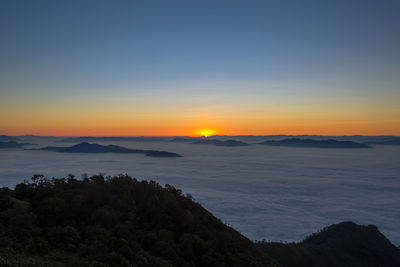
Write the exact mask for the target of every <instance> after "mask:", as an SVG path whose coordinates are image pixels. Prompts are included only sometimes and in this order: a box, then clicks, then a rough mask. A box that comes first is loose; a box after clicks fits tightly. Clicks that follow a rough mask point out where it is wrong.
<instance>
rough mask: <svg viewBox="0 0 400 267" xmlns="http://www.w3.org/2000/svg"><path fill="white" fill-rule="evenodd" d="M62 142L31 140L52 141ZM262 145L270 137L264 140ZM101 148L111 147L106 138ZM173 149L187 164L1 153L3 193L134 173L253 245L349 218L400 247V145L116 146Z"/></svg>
mask: <svg viewBox="0 0 400 267" xmlns="http://www.w3.org/2000/svg"><path fill="white" fill-rule="evenodd" d="M55 140H56V139H54V138H47V139H45V138H30V139H26V140H24V141H29V142H32V143H36V144H39V145H38V146H35V147H41V146H45V145H57V146H70V145H72V144H65V143H54V141H55ZM261 141H262V140H261ZM101 144H111V143H106V142H102V143H101ZM113 144H116V145H121V146H124V147H128V148H138V149H154V150H166V151H170V152H176V153H179V154H182V155H183V156H184V157H183V158H152V157H147V156H145V155H140V154H70V153H57V152H51V151H32V150H22V149H1V150H0V187H3V186H8V187H13V186H14V185H15V184H17V183H19V182H22V181H24V180H27V179H30V177H31V176H32V175H33V174H38V173H39V174H44V175H46V176H48V177H65V176H66V175H67V174H69V173H72V174H75V175H77V176H78V177H79V176H80V175H81V174H83V173H87V174H89V175H90V174H96V173H99V172H101V173H105V174H106V175H115V174H119V173H128V174H129V175H131V176H132V177H136V178H138V179H146V180H155V181H157V182H159V183H160V184H162V185H164V184H167V183H168V184H171V185H174V186H175V187H177V188H180V189H182V190H183V192H184V193H188V194H191V195H192V196H193V197H194V198H195V200H196V201H197V202H199V203H200V204H202V205H203V206H204V207H205V208H207V209H208V210H210V211H211V212H212V213H213V214H214V215H215V216H216V217H218V218H220V219H221V220H222V221H223V222H225V223H227V224H228V225H230V226H232V227H233V228H235V229H236V230H238V231H239V232H241V233H242V234H244V235H246V236H247V237H249V238H250V239H252V240H261V239H266V240H273V241H299V240H302V239H304V238H305V237H306V236H307V235H309V234H311V233H313V232H316V231H317V230H319V229H321V228H323V227H325V226H328V225H330V224H333V223H337V222H340V221H354V222H356V223H359V224H374V225H377V226H378V228H379V229H380V230H381V232H382V233H383V234H385V235H386V236H387V237H388V238H389V239H390V240H391V241H392V243H394V244H395V245H400V228H399V227H398V226H399V223H400V212H399V211H400V147H395V146H376V147H374V148H371V149H318V148H288V147H268V146H261V145H252V146H248V147H217V146H211V145H195V144H188V143H172V142H114V143H113Z"/></svg>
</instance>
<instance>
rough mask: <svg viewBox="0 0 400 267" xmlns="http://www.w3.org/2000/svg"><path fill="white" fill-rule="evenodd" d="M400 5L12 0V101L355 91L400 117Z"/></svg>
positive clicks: (8, 31) (6, 53) (8, 43)
mask: <svg viewBox="0 0 400 267" xmlns="http://www.w3.org/2000/svg"><path fill="white" fill-rule="evenodd" d="M398 14H400V2H399V1H389V0H381V1H378V0H376V1H370V0H365V1H361V0H360V1H354V0H353V1H1V3H0V33H1V36H2V41H1V43H0V58H1V61H0V90H1V93H2V94H3V95H4V96H6V97H4V98H3V100H0V101H6V100H5V99H6V98H7V102H8V103H10V101H11V102H12V103H14V107H19V108H20V109H23V107H24V106H25V104H26V101H27V100H26V98H27V97H28V98H29V99H33V100H35V101H43V104H46V103H49V102H51V101H61V100H62V102H65V103H64V104H65V105H66V106H67V105H68V106H75V105H76V107H79V106H80V105H81V104H82V101H88V99H91V98H92V97H95V99H99V98H100V99H102V100H103V101H105V102H107V101H108V99H117V100H121V101H123V100H124V99H126V98H131V99H137V98H139V97H142V99H143V100H144V101H145V102H147V103H148V104H149V105H151V104H152V103H156V104H160V105H161V106H162V105H163V104H162V102H163V99H166V98H167V99H170V100H169V101H168V103H164V105H168V106H171V105H176V106H180V105H182V100H181V99H185V100H184V101H183V102H187V103H191V105H192V106H193V105H196V103H197V102H196V99H204V101H201V103H199V105H201V107H202V108H203V107H204V108H207V105H208V103H207V101H209V100H210V99H218V101H220V103H221V105H222V106H226V107H227V108H229V109H235V108H236V107H238V106H240V104H243V103H242V102H243V101H245V102H246V104H247V105H248V106H251V105H252V103H257V101H260V99H262V100H264V101H265V103H266V105H268V104H271V105H274V103H272V101H274V102H276V101H278V102H279V101H281V102H279V103H280V104H281V106H282V109H285V108H286V107H287V105H289V104H293V103H292V100H291V101H289V102H287V101H286V102H285V101H282V99H286V97H288V99H291V96H292V97H293V96H294V98H297V99H298V100H299V101H306V100H307V99H313V100H314V102H315V101H317V102H318V101H319V102H326V103H328V102H329V99H330V98H333V99H334V100H335V101H338V102H341V100H343V102H346V101H347V100H348V99H349V98H351V100H352V101H353V102H352V103H354V104H355V105H361V106H364V107H367V106H368V105H372V106H376V108H378V107H382V108H386V107H388V108H390V111H388V113H389V114H390V116H394V115H398V112H397V111H398V110H395V109H396V108H395V106H394V104H395V103H394V102H396V101H394V100H400V98H399V95H400V93H399V81H400V78H399V74H400V52H399V47H400V16H399V15H398ZM143 95H145V97H143ZM232 95H233V97H232ZM224 98H225V99H226V98H229V99H231V100H229V101H227V102H226V101H224ZM232 98H233V99H232ZM79 99H80V100H79ZM271 99H272V100H271ZM33 100H32V101H33ZM110 101H111V100H110ZM121 101H116V102H115V101H114V102H112V103H109V104H110V105H117V104H118V103H121ZM293 101H294V100H293ZM211 102H212V101H211ZM392 102H393V103H392ZM8 108H9V107H8ZM340 108H341V107H340V106H338V109H340ZM346 108H347V109H348V107H346ZM260 109H261V107H260ZM9 110H10V109H9ZM393 110H394V111H393ZM185 111H186V109H185V108H183V107H182V110H181V112H185ZM317 111H318V110H314V111H312V112H317ZM9 112H11V113H13V111H12V109H11V110H10V111H9ZM177 112H178V111H177ZM246 112H248V111H245V110H244V114H247V113H246ZM273 112H275V113H276V114H279V112H280V111H279V110H274V111H273ZM310 112H311V111H310ZM320 112H323V110H321V111H320ZM13 114H14V113H13ZM14 116H18V115H17V114H15V115H14ZM210 116H213V114H210ZM214 116H218V114H214ZM371 116H372V115H371ZM156 121H157V120H155V122H154V123H156ZM267 121H268V120H267V119H265V122H267ZM392 122H393V120H392ZM249 130H251V129H249Z"/></svg>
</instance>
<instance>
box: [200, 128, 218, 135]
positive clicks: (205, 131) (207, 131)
mask: <svg viewBox="0 0 400 267" xmlns="http://www.w3.org/2000/svg"><path fill="white" fill-rule="evenodd" d="M196 133H197V134H199V135H200V136H204V137H209V136H211V135H215V134H216V131H215V130H212V129H207V128H205V129H200V130H198V131H197V132H196Z"/></svg>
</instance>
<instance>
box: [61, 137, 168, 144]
mask: <svg viewBox="0 0 400 267" xmlns="http://www.w3.org/2000/svg"><path fill="white" fill-rule="evenodd" d="M170 139H171V138H170V137H141V136H139V137H118V136H110V137H108V136H106V137H95V136H82V137H69V138H65V139H62V140H58V141H56V142H57V143H81V142H142V141H148V142H151V141H152V142H155V141H169V140H170Z"/></svg>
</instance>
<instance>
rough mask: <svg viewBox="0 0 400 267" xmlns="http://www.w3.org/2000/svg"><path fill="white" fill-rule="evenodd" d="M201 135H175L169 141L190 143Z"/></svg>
mask: <svg viewBox="0 0 400 267" xmlns="http://www.w3.org/2000/svg"><path fill="white" fill-rule="evenodd" d="M201 138H202V137H176V138H173V139H171V140H170V142H177V143H191V142H195V141H197V140H199V139H201Z"/></svg>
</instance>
